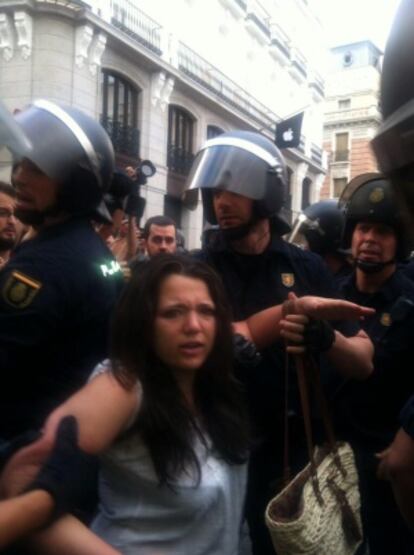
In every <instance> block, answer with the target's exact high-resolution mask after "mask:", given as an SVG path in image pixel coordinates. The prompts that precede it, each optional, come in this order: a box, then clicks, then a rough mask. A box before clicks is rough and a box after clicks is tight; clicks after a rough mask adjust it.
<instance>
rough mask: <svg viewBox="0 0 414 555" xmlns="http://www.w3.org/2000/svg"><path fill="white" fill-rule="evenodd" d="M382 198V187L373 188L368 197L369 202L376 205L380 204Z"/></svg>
mask: <svg viewBox="0 0 414 555" xmlns="http://www.w3.org/2000/svg"><path fill="white" fill-rule="evenodd" d="M383 198H384V190H383V189H382V187H375V189H373V190H372V191H371V193H370V195H369V201H370V202H372V203H374V204H376V203H377V202H381V201H382V199H383Z"/></svg>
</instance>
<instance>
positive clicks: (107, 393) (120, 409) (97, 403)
mask: <svg viewBox="0 0 414 555" xmlns="http://www.w3.org/2000/svg"><path fill="white" fill-rule="evenodd" d="M140 402H141V391H140V388H139V386H137V385H135V386H133V387H131V388H130V389H126V388H125V387H123V386H122V385H121V384H120V383H119V382H118V381H117V380H116V378H115V377H114V376H113V375H112V373H111V372H105V373H103V374H100V375H98V376H96V377H95V378H94V379H93V380H92V381H90V382H89V383H88V384H86V385H85V386H84V387H83V388H82V389H81V390H79V391H78V392H77V393H75V394H74V395H73V396H72V397H70V398H69V399H68V400H67V401H66V402H65V403H63V404H62V405H60V406H59V407H58V408H57V409H56V410H55V411H53V412H52V414H51V415H50V416H49V418H48V419H47V421H46V423H45V426H44V430H43V432H44V433H43V435H42V437H41V438H40V439H39V440H37V441H35V442H34V443H32V444H30V445H29V446H27V447H24V448H23V449H21V450H20V451H18V452H17V453H16V454H15V455H13V457H12V458H11V459H10V461H9V462H8V463H7V465H6V467H5V469H4V471H3V473H2V475H1V481H0V493H2V494H3V495H4V496H7V497H13V496H15V495H18V494H19V493H21V492H22V491H23V490H24V489H25V488H26V487H27V486H28V485H29V484H30V483H32V482H33V480H34V479H35V477H36V476H37V474H38V473H39V470H40V468H41V467H42V465H43V464H44V463H45V461H46V460H47V458H48V457H49V455H50V453H51V451H52V449H53V446H54V445H55V443H56V434H57V430H58V426H59V423H60V421H61V420H62V419H63V418H64V417H65V416H69V415H73V416H74V417H75V418H76V420H77V422H78V444H79V447H80V448H81V449H82V450H83V451H85V452H86V453H89V454H98V453H100V452H102V451H104V450H105V449H106V448H108V447H109V446H110V445H111V444H112V442H113V441H114V439H115V438H116V437H117V436H118V434H119V433H120V432H121V431H122V430H123V429H125V428H126V427H127V426H128V425H129V424H130V422H131V421H132V419H133V418H134V416H135V414H136V413H137V411H138V409H139V405H140Z"/></svg>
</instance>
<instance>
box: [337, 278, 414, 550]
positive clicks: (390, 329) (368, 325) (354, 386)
mask: <svg viewBox="0 0 414 555" xmlns="http://www.w3.org/2000/svg"><path fill="white" fill-rule="evenodd" d="M341 290H342V294H343V296H344V298H346V299H347V300H350V301H353V302H356V303H359V304H363V305H364V306H369V307H372V308H374V309H375V314H373V315H372V316H369V317H366V318H365V319H364V320H363V321H362V324H361V325H362V328H363V329H364V330H365V331H366V333H367V334H368V335H369V337H370V338H371V340H372V342H373V344H374V347H375V354H374V361H373V363H374V371H373V373H372V374H371V376H370V377H369V378H368V379H367V380H365V381H361V382H355V381H354V382H349V383H347V384H345V385H344V387H343V388H342V390H341V391H340V393H339V395H338V397H337V399H336V402H335V407H336V416H337V423H338V429H339V430H340V432H341V434H342V435H343V437H344V439H346V440H347V441H349V442H350V443H351V445H352V446H353V447H354V450H355V454H356V459H357V465H358V470H359V475H360V487H361V493H362V516H363V520H364V527H365V530H366V531H367V535H368V538H369V544H370V553H371V554H372V555H377V554H385V553H399V554H402V555H405V554H408V553H414V536H413V535H412V534H411V533H410V532H409V531H408V529H407V527H406V526H405V524H404V522H403V520H402V518H401V516H400V514H399V511H398V509H397V506H396V504H395V501H394V498H393V495H392V491H391V487H390V485H389V483H388V482H383V481H379V480H378V479H377V478H376V468H377V464H378V460H377V458H376V457H375V454H376V453H378V452H379V451H382V450H383V449H385V448H386V447H388V445H389V444H390V443H391V442H392V440H393V438H394V436H395V434H396V432H397V430H398V428H399V426H400V424H399V413H400V411H401V408H402V407H403V405H404V404H405V403H406V401H407V399H408V398H409V396H410V394H412V392H413V391H414V374H413V372H412V369H411V364H410V363H409V361H410V359H411V350H412V345H413V343H414V284H413V283H412V282H411V280H409V279H408V278H407V277H406V276H405V275H404V273H403V272H402V271H400V270H397V271H396V272H394V274H393V275H392V276H391V277H390V278H389V279H388V280H387V281H386V283H385V284H384V285H383V286H382V287H381V289H380V290H379V291H377V292H376V293H373V294H368V293H362V292H360V291H359V290H358V289H357V287H356V283H355V274H352V275H351V276H349V277H348V278H346V279H345V280H344V281H343V282H342V285H341Z"/></svg>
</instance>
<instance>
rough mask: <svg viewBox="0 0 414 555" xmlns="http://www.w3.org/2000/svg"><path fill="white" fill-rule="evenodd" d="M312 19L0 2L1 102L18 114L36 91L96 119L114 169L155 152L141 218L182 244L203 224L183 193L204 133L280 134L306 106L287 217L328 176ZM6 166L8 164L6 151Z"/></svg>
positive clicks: (102, 1)
mask: <svg viewBox="0 0 414 555" xmlns="http://www.w3.org/2000/svg"><path fill="white" fill-rule="evenodd" d="M321 37H322V33H321V28H320V24H319V22H318V20H317V18H316V17H315V15H314V14H313V13H312V11H311V8H310V4H309V3H308V2H305V1H304V0H292V1H291V2H289V6H286V3H285V2H283V1H282V0H262V3H259V2H258V1H256V0H255V1H245V0H211V1H209V2H204V1H201V0H175V1H174V2H167V1H166V0H158V1H157V0H87V1H85V2H84V1H81V0H2V2H1V4H0V98H1V99H2V100H3V101H4V102H5V104H6V105H7V107H8V108H9V109H10V110H11V111H13V110H16V109H21V108H23V107H24V106H25V105H27V104H29V103H30V102H31V101H32V100H33V99H35V98H48V99H49V100H52V101H56V102H62V103H66V104H70V105H73V106H76V107H77V108H80V109H82V110H84V111H85V112H87V113H89V114H90V115H92V116H94V117H96V118H97V119H99V120H100V121H101V123H102V124H103V126H104V127H105V128H106V129H107V131H108V133H109V135H110V136H111V138H112V141H113V143H114V147H115V150H116V154H117V163H118V165H119V166H120V167H125V166H127V165H132V166H134V165H135V166H136V165H137V164H138V163H139V160H140V159H150V160H151V161H152V162H153V163H154V164H155V166H156V169H157V172H156V174H155V175H154V176H153V177H152V178H151V179H150V180H149V181H148V183H147V185H146V186H143V187H142V189H141V196H143V197H145V199H146V209H145V214H144V218H147V217H150V216H152V215H155V214H162V213H165V214H168V215H170V216H172V217H173V218H175V220H176V221H177V223H178V225H179V226H180V227H181V228H182V229H183V231H184V234H185V236H186V239H187V246H188V247H189V248H193V247H196V246H197V245H199V240H200V235H201V231H202V228H203V215H202V207H201V203H200V200H199V199H198V201H197V199H192V201H193V202H192V203H193V205H195V206H196V208H195V210H190V209H189V208H188V203H185V202H183V200H182V191H183V187H184V183H185V178H186V175H187V174H188V171H189V167H190V165H191V162H192V160H193V157H194V155H195V153H196V152H197V150H198V149H199V148H200V147H201V145H202V144H203V143H204V141H205V140H206V139H207V138H209V137H214V136H216V135H218V134H220V133H222V132H226V131H230V130H232V129H246V130H259V131H261V132H263V133H264V134H266V135H267V136H268V137H269V138H271V139H273V138H274V133H275V125H276V123H277V122H278V121H280V120H281V119H284V118H285V117H287V116H289V115H292V114H293V113H295V112H299V111H302V110H305V118H304V123H303V127H302V138H301V143H300V145H299V147H298V148H293V149H286V150H285V151H284V155H285V157H286V160H287V164H288V168H289V172H288V173H289V180H290V185H289V187H290V188H289V192H288V196H287V198H286V209H287V213H288V216H289V217H292V218H293V217H294V214H295V213H296V212H298V211H300V210H301V209H302V208H303V207H304V206H306V205H307V204H309V203H311V202H314V201H315V200H317V199H318V198H319V193H320V189H321V186H322V183H323V180H324V173H325V170H324V162H323V153H322V117H323V98H324V82H323V78H322V71H323V70H321V67H320V59H321V55H323V43H322V38H321ZM0 156H2V158H0V175H2V177H3V178H4V177H6V176H7V172H9V166H10V161H9V160H7V158H6V154H5V153H4V152H2V153H0Z"/></svg>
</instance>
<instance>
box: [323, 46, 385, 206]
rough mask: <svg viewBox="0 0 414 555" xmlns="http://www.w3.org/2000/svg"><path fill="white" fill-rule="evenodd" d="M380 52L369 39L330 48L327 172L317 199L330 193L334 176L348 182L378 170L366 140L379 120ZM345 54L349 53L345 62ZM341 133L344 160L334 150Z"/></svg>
mask: <svg viewBox="0 0 414 555" xmlns="http://www.w3.org/2000/svg"><path fill="white" fill-rule="evenodd" d="M380 55H381V52H380V51H379V50H378V48H376V47H375V45H373V44H372V43H371V42H369V41H364V42H359V43H355V44H350V45H343V46H340V47H337V48H334V49H332V51H331V60H330V71H329V72H328V74H327V78H326V93H327V96H326V101H325V114H324V134H323V148H324V150H325V151H326V152H327V155H328V171H327V173H326V176H325V178H324V182H323V185H322V189H321V198H332V197H333V196H334V180H335V179H345V178H346V180H348V181H349V180H350V179H352V178H353V177H355V176H356V175H359V174H361V173H365V172H375V171H378V167H377V164H376V160H375V157H374V155H373V153H372V150H371V147H370V141H371V139H372V138H373V137H374V135H375V133H376V131H377V129H378V127H379V125H380V121H381V116H380V112H379V106H378V100H379V85H380ZM346 56H350V58H349V63H348V58H346ZM345 62H346V63H345ZM342 133H348V138H349V139H348V146H347V151H348V152H347V155H346V156H344V157H346V159H338V158H341V156H338V153H336V150H337V144H336V135H337V134H342ZM344 154H345V153H344Z"/></svg>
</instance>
